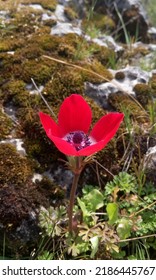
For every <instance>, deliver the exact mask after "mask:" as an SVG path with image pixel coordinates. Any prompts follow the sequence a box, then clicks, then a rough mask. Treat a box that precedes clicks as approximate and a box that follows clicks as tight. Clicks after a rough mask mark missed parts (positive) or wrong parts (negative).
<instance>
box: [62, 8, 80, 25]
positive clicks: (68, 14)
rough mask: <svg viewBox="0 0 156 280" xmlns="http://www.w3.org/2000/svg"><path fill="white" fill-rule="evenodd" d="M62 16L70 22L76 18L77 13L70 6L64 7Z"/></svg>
mask: <svg viewBox="0 0 156 280" xmlns="http://www.w3.org/2000/svg"><path fill="white" fill-rule="evenodd" d="M64 14H65V16H66V17H67V18H68V19H69V20H71V21H72V20H74V19H77V18H78V14H77V12H76V11H75V10H74V9H73V8H72V7H70V6H68V7H65V9H64Z"/></svg>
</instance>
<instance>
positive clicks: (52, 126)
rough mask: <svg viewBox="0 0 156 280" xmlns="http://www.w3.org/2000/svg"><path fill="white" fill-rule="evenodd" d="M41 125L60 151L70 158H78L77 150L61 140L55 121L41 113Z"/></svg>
mask: <svg viewBox="0 0 156 280" xmlns="http://www.w3.org/2000/svg"><path fill="white" fill-rule="evenodd" d="M39 116H40V120H41V123H42V125H43V127H44V130H45V131H46V134H47V136H48V137H49V138H50V140H52V142H53V143H54V144H55V146H56V147H57V148H58V150H60V151H61V152H62V153H63V154H65V155H69V156H77V155H78V154H77V151H76V149H75V148H74V147H73V146H72V145H71V144H69V143H67V142H66V141H65V140H63V139H62V138H60V132H59V127H58V125H57V124H56V123H55V122H54V121H53V119H52V118H51V117H50V116H49V115H47V114H44V113H42V112H40V113H39Z"/></svg>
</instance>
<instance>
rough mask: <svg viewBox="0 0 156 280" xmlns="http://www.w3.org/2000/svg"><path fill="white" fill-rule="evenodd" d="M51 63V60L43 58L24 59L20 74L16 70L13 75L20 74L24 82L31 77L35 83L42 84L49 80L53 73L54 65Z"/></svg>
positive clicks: (29, 80)
mask: <svg viewBox="0 0 156 280" xmlns="http://www.w3.org/2000/svg"><path fill="white" fill-rule="evenodd" d="M52 65H54V64H52V62H50V61H47V60H44V59H38V60H34V59H33V60H26V61H24V62H23V65H22V69H21V73H20V75H19V73H18V72H17V71H16V73H15V75H17V77H18V76H20V77H21V78H22V80H23V81H24V82H26V83H30V82H31V78H33V79H34V80H35V82H36V83H37V84H44V83H45V82H47V81H48V80H50V78H51V76H52V74H53V71H54V67H52ZM17 70H18V68H17Z"/></svg>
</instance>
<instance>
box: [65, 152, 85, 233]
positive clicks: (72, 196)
mask: <svg viewBox="0 0 156 280" xmlns="http://www.w3.org/2000/svg"><path fill="white" fill-rule="evenodd" d="M75 161H76V168H75V171H74V172H73V173H74V178H73V183H72V187H71V191H70V200H69V210H68V217H69V232H70V233H72V230H73V207H74V201H75V194H76V190H77V185H78V181H79V177H80V174H81V171H82V169H81V158H80V157H75Z"/></svg>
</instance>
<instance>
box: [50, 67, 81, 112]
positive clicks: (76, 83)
mask: <svg viewBox="0 0 156 280" xmlns="http://www.w3.org/2000/svg"><path fill="white" fill-rule="evenodd" d="M83 90H84V78H83V77H82V75H81V72H80V71H79V70H77V69H74V68H71V67H68V66H64V65H62V64H58V67H57V69H56V71H55V72H54V74H53V77H52V80H50V81H49V82H48V83H47V84H46V86H45V88H44V94H45V96H46V99H47V100H48V102H50V103H51V104H53V107H56V106H59V105H60V104H61V103H62V101H63V100H64V98H66V97H67V96H69V95H70V94H71V93H81V92H83Z"/></svg>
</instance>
